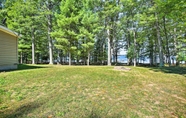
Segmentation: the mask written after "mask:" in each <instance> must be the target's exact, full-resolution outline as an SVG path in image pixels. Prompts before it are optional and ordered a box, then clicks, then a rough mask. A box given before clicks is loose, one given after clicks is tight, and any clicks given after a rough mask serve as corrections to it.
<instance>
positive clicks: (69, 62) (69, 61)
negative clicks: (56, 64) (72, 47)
mask: <svg viewBox="0 0 186 118" xmlns="http://www.w3.org/2000/svg"><path fill="white" fill-rule="evenodd" d="M68 64H69V66H71V65H72V64H71V52H69V60H68Z"/></svg>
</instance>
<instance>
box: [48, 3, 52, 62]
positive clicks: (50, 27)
mask: <svg viewBox="0 0 186 118" xmlns="http://www.w3.org/2000/svg"><path fill="white" fill-rule="evenodd" d="M52 7H53V5H52V2H51V1H48V11H52ZM47 20H48V22H47V23H48V44H49V59H50V63H49V64H53V43H52V38H51V36H50V33H51V32H52V15H51V14H49V15H47Z"/></svg>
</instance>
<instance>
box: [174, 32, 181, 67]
mask: <svg viewBox="0 0 186 118" xmlns="http://www.w3.org/2000/svg"><path fill="white" fill-rule="evenodd" d="M174 50H175V56H176V66H179V64H180V61H179V60H178V56H179V55H178V52H179V49H178V41H177V36H176V28H174Z"/></svg>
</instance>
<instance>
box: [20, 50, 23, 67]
mask: <svg viewBox="0 0 186 118" xmlns="http://www.w3.org/2000/svg"><path fill="white" fill-rule="evenodd" d="M20 63H21V64H23V52H22V51H21V54H20Z"/></svg>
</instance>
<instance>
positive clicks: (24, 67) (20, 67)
mask: <svg viewBox="0 0 186 118" xmlns="http://www.w3.org/2000/svg"><path fill="white" fill-rule="evenodd" d="M39 68H48V67H47V66H38V65H26V64H19V65H18V68H17V69H13V70H4V71H0V72H11V71H19V70H30V69H39Z"/></svg>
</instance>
